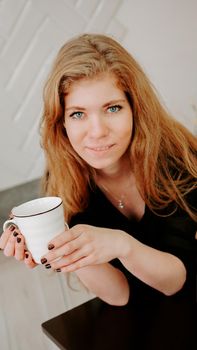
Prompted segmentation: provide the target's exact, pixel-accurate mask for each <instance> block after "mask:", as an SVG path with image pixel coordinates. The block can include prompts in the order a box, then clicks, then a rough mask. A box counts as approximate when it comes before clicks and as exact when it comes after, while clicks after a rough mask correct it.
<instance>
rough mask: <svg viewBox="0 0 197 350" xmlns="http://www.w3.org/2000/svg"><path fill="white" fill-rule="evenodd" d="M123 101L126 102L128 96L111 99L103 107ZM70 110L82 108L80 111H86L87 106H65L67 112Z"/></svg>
mask: <svg viewBox="0 0 197 350" xmlns="http://www.w3.org/2000/svg"><path fill="white" fill-rule="evenodd" d="M123 102H126V98H125V99H118V100H111V101H108V102H107V103H105V104H104V105H103V106H102V107H107V106H111V105H113V104H117V103H123ZM69 110H80V111H85V110H86V108H84V107H80V106H71V107H68V108H65V112H68V111H69Z"/></svg>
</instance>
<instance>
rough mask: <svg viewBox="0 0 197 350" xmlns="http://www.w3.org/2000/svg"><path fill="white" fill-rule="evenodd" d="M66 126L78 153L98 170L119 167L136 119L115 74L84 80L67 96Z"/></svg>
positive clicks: (72, 87) (74, 84) (73, 87)
mask: <svg viewBox="0 0 197 350" xmlns="http://www.w3.org/2000/svg"><path fill="white" fill-rule="evenodd" d="M64 125H65V128H66V132H67V135H68V138H69V140H70V143H71V145H72V147H73V148H74V150H75V151H76V152H77V153H78V155H79V156H80V157H81V158H82V159H83V160H85V161H86V162H87V163H88V164H89V165H90V166H92V167H93V168H95V169H97V170H102V171H106V172H107V171H110V170H113V169H119V168H120V167H121V164H122V159H123V155H124V154H125V152H126V150H127V148H128V146H129V144H130V141H131V136H132V128H133V118H132V110H131V107H130V104H129V102H128V100H127V98H126V96H125V93H124V92H123V91H122V90H120V89H119V88H118V87H117V84H116V79H115V77H114V76H113V75H109V74H105V75H99V76H98V77H96V78H92V79H82V80H79V81H76V82H74V83H73V84H72V85H71V88H70V90H69V93H68V94H67V95H66V96H65V124H64Z"/></svg>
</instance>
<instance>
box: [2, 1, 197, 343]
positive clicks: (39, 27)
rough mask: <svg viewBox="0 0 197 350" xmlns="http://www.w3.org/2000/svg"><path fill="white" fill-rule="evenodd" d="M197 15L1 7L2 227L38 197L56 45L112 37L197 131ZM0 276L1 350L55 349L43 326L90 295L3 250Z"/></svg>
mask: <svg viewBox="0 0 197 350" xmlns="http://www.w3.org/2000/svg"><path fill="white" fill-rule="evenodd" d="M196 13H197V2H196V0H173V1H171V0H165V1H163V0H0V101H1V103H0V167H1V171H0V224H1V226H2V222H3V221H4V220H5V219H6V218H7V215H8V213H9V212H10V210H11V208H12V207H13V206H15V205H17V204H19V203H22V202H24V201H26V200H29V199H33V198H36V197H37V196H39V193H40V192H39V191H40V188H39V183H40V177H41V175H42V173H43V169H44V159H43V154H42V150H41V148H40V144H39V121H40V117H41V113H42V88H43V84H44V81H45V79H46V76H47V74H48V71H49V69H50V66H51V63H52V61H53V58H54V57H55V55H56V53H57V51H58V50H59V48H60V46H61V45H63V43H64V42H65V41H66V40H68V39H69V38H71V37H72V36H74V35H77V34H79V33H83V32H99V33H106V34H110V35H113V37H114V38H115V39H117V40H119V41H120V42H121V43H122V44H123V45H124V46H125V47H126V48H127V49H128V50H129V51H130V52H131V53H132V54H133V56H134V57H135V58H136V59H137V60H138V62H139V63H140V64H141V66H142V67H143V69H144V71H145V72H146V73H147V75H148V76H149V78H150V80H151V81H152V82H153V84H154V86H155V88H156V89H157V91H158V94H159V96H160V99H161V101H162V102H163V104H164V105H165V106H166V108H167V109H168V110H169V112H170V113H171V114H172V115H174V117H175V118H176V119H178V120H179V121H180V122H182V123H183V124H184V125H185V126H186V127H187V128H188V129H189V130H190V131H191V132H192V133H194V134H197V19H196ZM0 274H1V279H0V300H1V301H0V306H1V317H0V338H1V348H2V350H12V349H13V350H17V349H19V350H23V349H30V350H31V349H35V348H36V346H37V348H38V349H40V350H42V349H52V348H54V347H53V345H52V344H49V343H48V342H47V341H46V339H45V338H44V336H43V334H42V332H41V329H40V324H41V322H42V321H45V320H46V319H47V318H49V317H53V316H55V315H56V314H58V313H61V312H64V311H65V310H66V309H68V308H71V307H74V306H75V305H76V304H79V303H80V302H82V301H84V300H86V299H88V298H90V297H92V296H90V295H89V294H88V293H87V292H86V291H84V290H83V291H82V289H80V292H79V289H77V290H78V292H73V291H71V290H70V289H69V288H68V286H67V281H66V280H65V279H63V277H59V276H56V275H55V276H54V275H50V274H49V275H47V274H46V272H45V271H44V272H43V270H42V269H41V268H40V267H39V268H36V269H35V270H34V271H31V272H30V271H27V270H26V269H25V268H24V266H23V264H22V263H16V262H15V261H14V260H13V259H12V258H11V259H8V258H5V257H4V256H3V254H2V252H0ZM16 281H18V282H17V286H16ZM16 295H17V298H16ZM27 313H28V317H29V319H30V320H31V329H30V327H29V324H28V323H27V322H26V318H27ZM19 330H21V332H22V333H23V337H22V336H20V331H19ZM33 330H34V331H35V333H33ZM24 334H25V336H24ZM32 334H34V336H32ZM2 339H3V344H2Z"/></svg>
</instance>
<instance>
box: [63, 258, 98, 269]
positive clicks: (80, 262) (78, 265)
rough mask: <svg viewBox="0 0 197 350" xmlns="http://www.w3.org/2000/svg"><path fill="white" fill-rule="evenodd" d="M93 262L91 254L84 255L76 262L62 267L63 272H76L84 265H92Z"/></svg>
mask: <svg viewBox="0 0 197 350" xmlns="http://www.w3.org/2000/svg"><path fill="white" fill-rule="evenodd" d="M90 265H93V264H92V258H91V256H87V257H84V258H82V259H80V260H78V261H76V262H74V263H73V264H71V265H68V266H64V267H62V268H61V271H62V272H75V271H77V270H79V269H81V268H83V267H86V266H90Z"/></svg>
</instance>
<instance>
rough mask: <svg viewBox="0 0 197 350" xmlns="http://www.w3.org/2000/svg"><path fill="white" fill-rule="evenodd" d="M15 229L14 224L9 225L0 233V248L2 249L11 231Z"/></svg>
mask: <svg viewBox="0 0 197 350" xmlns="http://www.w3.org/2000/svg"><path fill="white" fill-rule="evenodd" d="M14 230H15V226H14V225H10V226H9V227H8V228H7V229H6V230H5V231H4V232H3V233H2V235H1V237H0V248H1V249H4V248H5V246H6V244H7V242H8V239H9V238H10V236H11V235H12V233H13V232H14Z"/></svg>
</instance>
